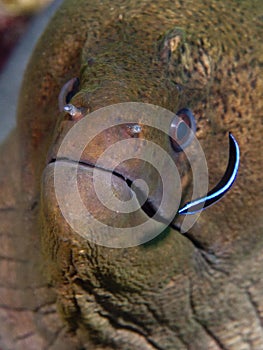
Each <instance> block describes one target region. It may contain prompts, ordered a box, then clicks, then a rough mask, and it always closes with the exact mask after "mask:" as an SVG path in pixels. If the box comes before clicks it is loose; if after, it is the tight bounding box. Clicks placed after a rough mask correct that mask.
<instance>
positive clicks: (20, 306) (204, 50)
mask: <svg viewBox="0 0 263 350" xmlns="http://www.w3.org/2000/svg"><path fill="white" fill-rule="evenodd" d="M262 18H263V9H262V1H253V2H251V1H235V0H226V1H214V0H209V1H206V0H205V1H203V0H202V1H201V0H195V1H192V0H186V1H172V2H171V1H168V0H162V1H152V0H151V1H148V0H140V1H139V0H135V1H128V0H123V1H121V2H114V1H109V0H102V1H87V0H77V1H74V0H66V1H65V2H64V4H63V6H62V7H61V8H60V9H59V10H58V12H57V14H56V15H55V17H54V18H53V19H52V21H51V22H50V24H49V26H48V27H47V29H46V31H45V33H44V34H43V36H42V38H41V39H40V41H39V43H38V45H37V47H36V49H35V52H34V54H33V56H32V59H31V61H30V63H29V66H28V69H27V71H26V74H25V79H24V83H23V87H22V92H21V97H20V103H19V113H18V127H19V142H20V143H19V147H18V150H20V151H21V150H22V154H21V157H20V166H19V169H21V170H20V172H21V181H20V182H17V183H19V184H20V185H19V191H17V190H16V191H14V193H16V196H17V197H19V200H18V202H17V203H18V207H19V215H18V214H16V215H15V216H14V217H12V218H13V219H12V220H10V221H9V222H11V221H12V222H13V224H14V225H15V222H16V223H18V224H17V225H16V226H14V232H15V233H16V234H15V235H14V237H13V240H12V242H13V243H12V244H13V252H14V253H13V256H15V257H17V259H18V258H19V261H20V262H21V264H20V265H12V264H11V261H10V262H5V264H7V263H8V264H9V263H10V264H9V265H8V266H9V271H13V272H14V273H13V274H12V276H11V274H10V276H11V277H12V281H13V279H14V280H15V282H16V283H13V284H12V286H15V287H14V291H13V292H14V294H12V293H11V291H12V286H11V287H10V289H8V290H9V293H8V294H5V295H6V298H9V299H10V298H11V297H12V295H15V296H16V297H14V298H13V303H11V301H10V304H9V306H10V307H9V308H5V312H7V315H8V316H6V317H5V319H6V320H9V319H11V318H10V317H9V316H10V315H11V311H10V308H11V307H12V305H14V306H15V307H16V309H15V310H20V312H26V313H23V317H25V319H26V320H27V324H30V326H28V328H27V330H28V332H27V333H26V334H32V332H33V334H34V337H32V338H30V337H28V339H27V338H22V337H21V338H22V339H19V341H20V343H19V342H18V340H17V339H15V340H14V342H15V344H16V347H15V346H13V347H12V348H17V349H21V348H22V344H24V348H25V347H26V348H30V347H29V346H28V344H29V345H30V346H31V348H33V349H35V348H38V349H45V348H48V347H51V348H52V346H53V348H54V349H66V348H69V349H83V348H84V349H90V348H91V349H116V348H118V349H125V350H126V349H146V350H153V349H194V350H196V349H197V350H199V349H210V350H218V349H236V350H237V349H241V348H242V349H243V348H244V349H260V348H262V347H263V330H262V318H263V316H262V309H263V303H262V300H263V298H262V290H263V285H262V281H263V275H262V263H263V261H262V256H263V254H262V252H263V237H262V196H260V193H261V192H262V181H261V177H262V165H261V164H262V159H261V154H262V141H261V138H262V123H261V120H262V110H263V106H262V103H263V102H262V101H263V98H262V97H263V96H262V92H263V80H262V59H263V54H262V42H261V41H260V40H259V38H262V37H263V23H262ZM76 77H78V79H79V81H78V80H76ZM67 82H69V83H68V85H66V86H65V87H64V84H66V83H67ZM63 87H64V89H63ZM61 89H62V92H61V95H60V91H61ZM65 91H66V93H65ZM67 91H69V92H72V93H71V94H70V95H68V93H67ZM59 95H60V104H59V106H58V102H57V99H58V96H59ZM126 103H128V104H148V105H152V106H158V108H159V110H158V113H159V112H160V110H162V111H163V112H164V111H166V113H168V114H167V115H166V117H164V119H163V120H166V118H167V120H169V123H170V124H169V123H167V126H168V125H170V126H171V125H172V124H173V123H172V124H171V122H172V120H173V118H174V116H175V115H176V113H177V114H178V115H179V116H180V115H181V116H182V115H185V114H186V115H188V117H189V116H190V113H192V114H193V115H194V116H195V120H196V139H197V140H198V143H199V144H200V145H201V148H202V149H203V152H204V155H205V159H206V162H207V169H209V179H208V180H209V181H208V183H209V187H210V188H212V190H211V192H209V189H207V190H206V191H204V192H201V193H199V194H198V195H197V196H194V197H193V198H191V196H192V191H194V188H193V184H194V180H195V179H194V174H192V172H191V169H190V167H189V162H188V161H187V154H188V156H189V157H191V162H190V163H191V167H192V166H195V164H197V163H198V162H199V158H198V154H197V153H195V150H196V149H195V147H193V142H194V139H195V138H194V139H193V140H192V143H191V144H189V145H188V147H185V148H184V149H183V152H178V150H177V148H178V145H176V143H177V142H176V140H175V144H174V143H173V142H171V140H170V138H169V137H167V133H166V132H160V130H159V129H160V128H161V126H162V124H163V123H162V122H161V121H160V119H158V118H155V120H157V121H158V120H159V121H160V128H159V129H157V128H152V127H150V126H147V125H146V124H145V123H143V122H142V123H141V122H140V120H139V121H138V122H136V123H131V124H130V125H128V126H129V127H127V124H126V123H124V124H122V126H121V127H120V128H119V129H114V128H111V129H110V130H108V132H102V133H100V134H98V136H97V138H95V139H94V140H93V141H92V142H93V143H92V142H91V144H90V147H88V148H87V149H85V150H84V152H82V153H81V158H79V159H78V158H77V157H75V156H76V154H75V156H74V149H75V148H74V147H75V146H76V145H77V143H78V142H79V141H81V140H80V138H79V139H75V141H74V139H73V142H72V140H70V141H71V142H69V143H68V148H65V149H63V152H65V153H61V158H58V154H59V151H61V148H60V146H61V145H63V140H64V139H65V136H66V135H68V133H70V132H71V130H72V129H74V128H72V126H73V125H74V126H77V125H82V124H81V123H82V121H84V120H86V119H87V120H88V121H89V124H88V126H87V128H86V129H83V130H84V131H86V132H87V134H88V133H90V132H91V133H92V132H93V131H94V130H96V128H100V127H102V126H103V125H101V123H100V119H99V117H98V116H99V114H100V113H101V111H109V109H110V108H114V107H112V106H116V105H118V104H126ZM65 106H67V107H66V111H65V110H64V109H63V108H64V107H65ZM156 108H157V107H156ZM185 108H187V111H184V113H181V112H180V111H182V110H184V109H185ZM190 111H192V112H190ZM179 112H180V113H179ZM83 116H85V117H83ZM96 116H97V117H98V118H97V117H96ZM107 116H108V114H107ZM89 117H90V119H89ZM127 118H128V117H127ZM184 118H185V117H184ZM74 119H75V120H74ZM190 119H191V118H190ZM190 119H188V118H186V119H184V122H186V123H187V122H189V120H190ZM105 120H106V121H107V119H105ZM123 120H124V119H123V118H120V120H119V121H120V123H121V122H122V121H123ZM106 121H105V123H106ZM180 123H181V121H180V120H177V121H175V125H177V126H178V125H180ZM165 125H166V124H165ZM189 125H192V124H191V122H189ZM181 126H182V128H183V129H184V124H182V125H181ZM191 128H192V127H191ZM168 129H169V128H168ZM179 129H180V128H179ZM179 129H176V130H179ZM166 130H167V129H166ZM181 130H182V129H181ZM229 131H230V132H231V135H229ZM121 133H122V134H123V135H126V136H125V138H126V139H129V140H131V141H132V142H134V144H135V145H136V143H135V142H136V141H138V142H139V141H140V140H141V138H142V136H143V137H144V138H146V137H147V139H148V140H150V141H152V142H154V143H155V144H156V145H160V147H162V149H164V150H165V154H166V155H171V157H170V158H171V159H172V163H171V165H176V168H177V169H178V175H179V176H178V178H180V183H179V182H178V183H174V182H173V181H170V179H172V176H173V175H174V174H173V173H172V172H170V171H166V168H165V167H162V169H164V171H166V177H165V179H166V180H167V183H168V184H171V186H172V190H171V191H169V193H168V194H169V197H168V199H169V200H168V204H170V205H167V206H166V207H165V210H164V211H162V212H161V213H159V214H161V215H160V216H161V217H162V218H163V217H164V216H165V215H167V217H165V219H171V220H172V225H170V226H168V227H166V229H165V230H164V231H162V232H161V234H159V235H156V236H155V238H153V239H151V240H150V241H147V242H144V244H141V245H137V246H136V245H134V246H131V247H129V248H128V247H119V248H118V249H116V248H113V246H111V247H109V246H108V247H106V246H103V245H99V244H96V243H95V242H94V241H92V239H86V238H85V237H84V236H82V235H80V234H79V233H78V232H76V230H74V229H73V228H72V226H71V225H69V223H68V221H67V220H66V219H65V217H64V216H63V215H62V212H61V208H60V205H59V204H58V201H59V199H60V198H58V196H57V193H56V186H55V185H54V183H55V181H58V183H57V184H58V185H62V186H61V188H62V190H63V196H64V197H63V196H62V204H63V203H64V204H66V205H67V203H70V207H69V210H68V212H69V214H72V215H71V218H73V219H74V218H75V219H76V220H75V223H76V224H79V222H80V223H81V221H80V220H78V215H82V213H81V212H80V211H79V210H78V209H79V207H78V205H75V204H76V202H75V200H76V199H75V198H76V197H75V192H76V191H75V189H76V187H74V186H75V185H76V184H75V183H74V182H72V181H71V180H72V179H73V177H74V176H77V180H78V181H77V188H78V191H77V192H78V193H79V194H80V197H81V200H82V202H83V203H84V204H85V205H87V206H89V208H90V209H91V210H92V213H93V214H94V216H95V217H96V218H99V219H100V220H101V221H105V222H107V223H108V224H111V225H112V226H114V225H115V226H117V228H118V229H120V230H123V235H121V234H120V235H119V236H120V237H122V238H123V239H125V232H126V230H127V228H131V229H132V228H133V227H134V225H135V224H138V225H139V224H141V223H142V222H143V221H144V220H148V218H149V217H150V216H151V215H154V210H153V211H152V209H154V207H155V206H156V205H158V204H159V202H160V188H161V185H160V177H159V176H158V173H157V172H155V171H154V169H153V167H150V166H149V165H148V164H145V165H144V166H142V163H139V162H137V161H136V159H135V160H133V161H132V162H130V163H129V162H128V163H127V162H123V163H121V164H120V167H119V168H117V169H115V168H114V167H115V163H114V154H113V156H112V157H109V158H107V159H106V160H105V163H103V164H102V167H97V168H96V167H92V166H89V165H94V164H95V163H94V162H93V161H95V160H96V159H97V158H98V156H99V155H100V154H102V153H103V152H104V150H105V148H107V146H109V145H111V144H113V143H114V142H115V141H116V140H119V138H120V134H121ZM82 134H85V132H84V133H82ZM82 134H80V135H82ZM131 135H133V137H131ZM179 135H180V132H179ZM228 140H229V150H228ZM235 140H237V141H238V145H239V147H240V155H241V159H240V167H239V170H238V177H237V181H236V182H235V185H234V186H233V188H232V190H231V191H230V192H228V194H227V196H225V197H224V199H223V200H221V201H219V202H218V203H217V204H216V205H213V206H211V207H209V209H207V210H204V211H202V213H201V215H200V216H199V218H198V220H197V221H195V223H194V224H193V225H191V223H192V222H191V220H193V221H194V220H195V217H196V215H197V214H198V213H196V214H195V215H183V214H185V213H186V212H187V211H189V212H196V211H197V210H199V209H200V208H199V204H200V203H201V204H202V205H204V206H207V205H209V204H211V202H213V201H215V200H217V199H219V197H220V196H221V195H223V194H224V192H225V191H227V190H228V188H229V187H230V186H231V184H232V182H233V180H234V178H235V176H236V172H237V168H238V163H239V151H238V147H237V143H236V142H235ZM177 141H178V139H177ZM185 141H186V142H187V141H188V138H187V139H186V140H185ZM181 145H183V143H182V144H181ZM91 146H93V147H91ZM179 148H180V143H179ZM5 149H6V148H5ZM7 149H8V147H7ZM137 150H138V155H139V150H140V149H139V148H138V149H137ZM188 150H189V153H187V152H188ZM128 151H129V149H128V148H124V147H119V148H118V151H117V153H118V154H124V155H125V153H127V152H128ZM190 151H191V152H190ZM229 151H230V153H229ZM70 152H73V153H70ZM142 153H143V152H141V156H143V155H142ZM3 154H4V153H3ZM12 154H13V155H14V156H17V154H19V152H18V151H17V152H15V151H13V153H12ZM228 154H229V162H228V166H227V164H226V163H227V157H228ZM147 155H148V154H147ZM69 156H70V157H69ZM73 156H74V157H73ZM151 156H152V159H153V160H155V159H156V158H155V154H154V152H153V153H152V154H151ZM8 159H10V153H9V157H8V158H4V159H3V161H2V164H5V166H7V168H6V169H10V167H11V164H10V162H8ZM14 159H16V158H14ZM157 159H159V162H160V164H162V163H161V162H162V161H163V159H162V157H161V158H157ZM79 160H80V162H78V161H79ZM79 163H80V164H79ZM167 164H168V163H167ZM169 164H170V163H169ZM205 168H206V167H203V168H202V169H201V170H200V172H199V178H198V180H200V181H201V180H202V179H204V178H206V177H207V173H206V171H205ZM225 168H227V171H226V173H225V176H223V178H222V174H224V170H225ZM114 169H115V170H114ZM56 170H58V171H60V173H58V174H61V177H60V176H58V177H57V178H56V176H55V174H56ZM93 171H97V176H98V178H99V179H100V181H99V187H101V189H102V192H105V191H103V189H104V187H103V186H104V185H105V184H107V183H108V175H109V174H110V176H111V182H110V184H111V187H112V188H113V192H114V194H115V197H116V198H117V199H118V200H122V201H123V203H126V202H129V201H130V200H131V199H132V198H134V196H133V193H134V192H135V193H136V195H137V198H138V197H139V194H140V193H141V192H143V191H141V192H140V191H137V192H136V190H138V188H139V189H141V186H142V184H141V183H136V186H137V187H136V186H135V187H136V188H132V185H131V183H130V182H129V181H131V182H132V181H133V180H134V181H135V179H137V178H138V176H139V178H140V176H144V180H145V181H146V180H147V181H146V183H147V184H148V187H149V195H148V197H147V198H151V201H150V203H148V204H151V205H147V206H146V208H143V205H142V207H139V208H137V210H136V211H135V212H134V213H133V214H127V215H124V214H122V215H120V213H117V212H114V213H113V211H111V210H106V209H105V206H101V205H100V203H98V201H96V196H95V191H94V189H93V187H92V184H93V182H92V172H93ZM16 173H17V172H16ZM10 174H13V172H12V173H10ZM12 176H13V175H12ZM12 176H11V175H10V176H9V178H10V179H7V176H6V174H2V178H4V179H5V182H3V183H4V186H5V188H9V189H10V191H11V190H12V183H11V182H12V181H11V179H12V178H13V177H12ZM127 179H128V180H129V181H126V180H127ZM220 179H222V181H221V180H220ZM217 183H218V185H216V184H217ZM63 184H64V185H65V186H63ZM180 186H181V194H182V196H181V200H180V203H177V205H178V208H177V209H176V208H175V209H176V210H177V213H176V215H175V217H174V218H173V217H172V218H171V216H172V214H173V213H172V211H171V216H170V215H168V214H167V213H168V212H169V210H170V209H171V207H172V208H173V205H172V204H173V203H172V201H173V200H174V197H176V193H177V192H176V191H178V189H179V187H180ZM12 191H13V190H12ZM12 193H13V192H12ZM206 193H207V195H206ZM18 194H19V195H18ZM141 197H142V198H141V200H142V203H143V201H144V199H145V196H144V192H143V194H142V196H141ZM196 199H197V200H196ZM3 200H4V199H3ZM138 201H139V202H140V200H138ZM170 201H171V203H170ZM148 202H149V201H148ZM185 203H186V204H185ZM189 203H190V204H189ZM6 207H7V204H6ZM143 209H144V210H143ZM178 210H179V213H180V210H181V214H182V215H179V213H178ZM14 218H17V219H16V220H14ZM186 219H187V220H188V221H187V222H188V224H189V225H188V227H189V226H191V227H190V228H189V229H185V230H183V229H181V228H183V227H184V223H185V220H186ZM18 221H19V222H18ZM160 221H161V220H160ZM80 226H81V225H80ZM82 226H83V227H79V229H83V228H84V229H85V230H86V231H88V234H89V235H90V237H91V238H94V239H96V238H97V237H107V234H108V233H109V232H108V231H103V230H101V229H98V228H97V226H96V225H86V224H83V225H82ZM132 233H133V234H131V235H130V236H129V237H131V238H132V237H135V238H136V235H138V234H140V233H141V231H140V230H136V228H134V230H133V231H132ZM145 233H147V232H145ZM182 233H183V234H182ZM22 238H23V240H22ZM8 242H10V241H8ZM110 243H111V244H112V245H114V242H113V241H112V240H111V241H110ZM10 244H11V243H10ZM40 246H41V250H42V254H40ZM22 248H23V249H22ZM21 250H22V253H21ZM25 261H29V263H24V262H25ZM18 266H19V267H18ZM11 277H10V278H11ZM3 280H4V279H3ZM18 282H19V283H18ZM18 287H19V288H18ZM22 287H23V289H21V288H22ZM6 288H7V287H6ZM8 288H9V287H8ZM21 290H22V291H23V293H22V291H21ZM20 291H21V292H20ZM1 293H2V292H1ZM9 299H8V300H9ZM10 300H11V299H10ZM55 302H56V305H57V306H56V307H55V304H54V303H55ZM12 311H13V310H12ZM12 315H14V314H12ZM21 319H22V318H21V317H18V318H17V324H18V326H17V327H18V329H24V328H23V327H25V324H26V323H25V322H21ZM61 320H63V322H64V323H61V322H62V321H61ZM4 324H5V327H7V326H6V323H4ZM7 324H9V323H7ZM19 327H20V328H19ZM10 328H12V327H11V326H10ZM31 329H33V331H32V332H31V333H30V332H29V330H31ZM66 329H67V333H65V330H66ZM5 334H8V332H5ZM9 334H10V333H9ZM19 334H22V333H19ZM25 339H26V340H28V343H27V344H26V343H25V342H26V340H25ZM25 344H26V345H27V346H26V345H25ZM36 344H37V345H36ZM1 345H2V344H1ZM6 348H8V346H6ZM9 348H10V347H9ZM4 349H5V347H4Z"/></svg>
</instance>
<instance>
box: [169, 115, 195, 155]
mask: <svg viewBox="0 0 263 350" xmlns="http://www.w3.org/2000/svg"><path fill="white" fill-rule="evenodd" d="M195 131H196V123H195V118H194V115H193V113H192V112H191V111H190V109H188V108H183V109H180V110H179V111H178V112H177V113H176V115H175V117H174V119H173V120H172V122H171V126H170V140H171V144H172V146H173V149H174V150H175V151H176V152H181V151H182V150H184V149H185V148H186V147H187V146H189V145H190V143H191V142H192V140H193V138H194V134H195Z"/></svg>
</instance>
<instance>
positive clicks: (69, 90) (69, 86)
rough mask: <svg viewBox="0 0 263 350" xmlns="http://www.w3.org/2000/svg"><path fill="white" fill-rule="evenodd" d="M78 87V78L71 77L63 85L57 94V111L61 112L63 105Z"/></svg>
mask: <svg viewBox="0 0 263 350" xmlns="http://www.w3.org/2000/svg"><path fill="white" fill-rule="evenodd" d="M78 87H79V78H72V79H70V80H69V81H67V82H66V84H64V85H63V87H62V89H61V90H60V93H59V96H58V106H59V111H60V112H63V110H64V106H65V105H66V104H68V103H69V102H70V100H71V99H72V97H73V96H74V95H75V94H76V93H77V91H78Z"/></svg>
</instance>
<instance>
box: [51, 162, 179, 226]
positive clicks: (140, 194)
mask: <svg viewBox="0 0 263 350" xmlns="http://www.w3.org/2000/svg"><path fill="white" fill-rule="evenodd" d="M62 162H63V163H64V164H65V163H66V164H69V165H77V166H81V167H83V168H86V169H89V170H92V169H95V168H96V169H97V170H99V171H103V172H106V173H108V174H111V175H112V176H114V177H116V178H118V179H120V180H121V181H123V182H124V183H125V184H126V185H127V187H128V188H129V189H130V190H131V191H132V192H133V193H134V194H135V196H136V198H137V201H138V203H139V204H140V208H141V210H142V211H143V212H144V213H145V214H146V215H147V216H148V217H149V218H153V217H154V219H155V220H156V221H158V222H160V223H163V224H165V225H167V226H170V225H171V227H173V228H174V229H176V230H180V229H179V227H177V226H176V225H174V224H171V222H172V221H174V218H175V216H176V215H177V213H175V215H174V216H173V217H167V216H166V215H165V213H163V212H162V210H161V209H160V207H158V204H159V202H160V201H159V199H158V200H157V201H156V199H155V198H154V197H153V196H149V195H147V194H146V193H145V192H144V191H143V189H142V188H140V187H138V186H137V185H136V183H135V182H134V181H133V180H131V179H130V178H128V177H127V176H124V175H122V174H121V173H120V172H118V171H116V170H111V169H107V168H105V167H100V166H98V165H94V164H93V163H89V162H87V161H83V160H79V161H76V160H72V159H69V158H66V157H58V158H52V159H51V160H50V161H49V162H48V164H56V165H58V164H59V163H62Z"/></svg>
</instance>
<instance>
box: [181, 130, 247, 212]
mask: <svg viewBox="0 0 263 350" xmlns="http://www.w3.org/2000/svg"><path fill="white" fill-rule="evenodd" d="M239 162H240V150H239V146H238V143H237V141H236V139H235V138H234V136H233V135H232V134H231V133H229V160H228V166H227V169H226V172H225V174H224V176H223V177H222V179H221V181H220V182H219V183H218V184H217V185H216V186H215V187H214V188H213V189H212V190H211V191H209V192H208V193H207V194H206V195H205V196H204V197H201V198H197V199H195V200H193V201H192V202H188V203H186V204H185V205H184V206H183V207H182V208H181V209H179V211H178V213H179V214H180V215H188V214H196V213H198V212H200V211H202V210H203V209H205V208H207V207H209V206H210V205H213V204H214V203H216V202H217V201H219V200H220V199H221V198H222V197H223V196H224V195H225V194H226V193H227V192H228V191H229V189H230V188H231V186H232V185H233V183H234V181H235V179H236V176H237V173H238V168H239Z"/></svg>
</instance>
